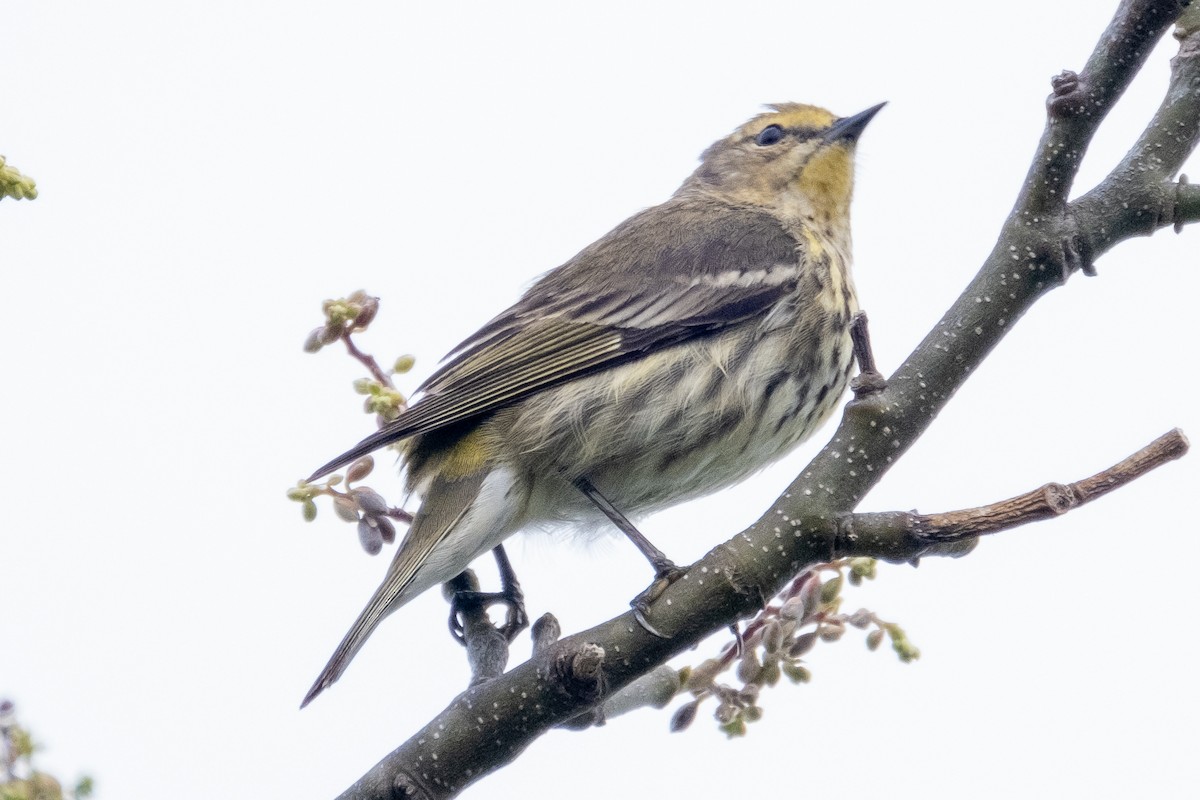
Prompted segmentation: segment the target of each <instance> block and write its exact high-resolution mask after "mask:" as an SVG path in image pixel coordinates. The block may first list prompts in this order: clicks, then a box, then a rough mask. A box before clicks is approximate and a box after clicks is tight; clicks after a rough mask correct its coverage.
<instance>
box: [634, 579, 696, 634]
mask: <svg viewBox="0 0 1200 800" xmlns="http://www.w3.org/2000/svg"><path fill="white" fill-rule="evenodd" d="M654 568H655V569H654V580H653V581H652V582H651V583H650V585H649V586H647V587H646V589H645V590H644V591H642V592H641V593H640V594H638V596H637V597H635V598H633V600H631V601H630V602H629V605H630V606H632V607H633V618H634V619H636V620H637V622H638V625H641V626H642V627H643V628H645V629H646V632H647V633H650V634H652V635H654V636H657V637H658V638H660V639H670V638H671V637H670V636H668V635H667V634H665V633H663V632H661V631H660V630H658V628H655V627H654V626H653V625H651V624H650V620H649V619H647V618H646V615H647V614H648V613H649V611H650V605H651V604H652V603H653V602H654V601H655V600H657V599H658V598H659V597H661V596H662V593H663V592H665V591H666V590H667V587H668V586H670V585H671V584H672V583H674V582H675V581H677V580H679V579H680V578H682V577H683V576H684V575H685V574H687V570H685V569H680V568H679V567H677V566H675V562H673V561H670V560H668V559H663V560H661V561H659V562H657V563H656V564H655V565H654Z"/></svg>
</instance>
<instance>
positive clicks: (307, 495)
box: [287, 481, 316, 503]
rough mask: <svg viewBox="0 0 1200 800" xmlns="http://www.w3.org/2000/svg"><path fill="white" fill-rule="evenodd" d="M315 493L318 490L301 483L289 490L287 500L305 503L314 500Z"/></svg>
mask: <svg viewBox="0 0 1200 800" xmlns="http://www.w3.org/2000/svg"><path fill="white" fill-rule="evenodd" d="M315 492H316V490H315V489H313V487H311V486H309V485H308V484H307V483H305V482H304V481H300V483H299V484H298V485H296V486H293V487H292V488H290V489H288V490H287V498H288V500H295V501H296V502H297V503H303V502H304V501H305V500H310V499H312V497H313V495H314V493H315Z"/></svg>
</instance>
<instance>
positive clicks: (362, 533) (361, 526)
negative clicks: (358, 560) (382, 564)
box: [358, 517, 383, 556]
mask: <svg viewBox="0 0 1200 800" xmlns="http://www.w3.org/2000/svg"><path fill="white" fill-rule="evenodd" d="M358 543H359V544H361V545H362V549H363V550H366V551H367V553H368V554H369V555H373V556H374V555H378V554H379V551H380V550H382V549H383V536H382V535H381V534H380V533H379V528H377V527H375V526H374V525H372V524H371V521H370V520H369V519H367V518H366V517H364V518H363V519H360V520H359V521H358Z"/></svg>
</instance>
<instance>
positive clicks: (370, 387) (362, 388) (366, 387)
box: [351, 378, 379, 394]
mask: <svg viewBox="0 0 1200 800" xmlns="http://www.w3.org/2000/svg"><path fill="white" fill-rule="evenodd" d="M351 385H352V386H353V387H354V393H355V394H377V393H378V392H379V381H376V380H374V379H372V378H359V379H358V380H356V381H355V382H354V383H353V384H351Z"/></svg>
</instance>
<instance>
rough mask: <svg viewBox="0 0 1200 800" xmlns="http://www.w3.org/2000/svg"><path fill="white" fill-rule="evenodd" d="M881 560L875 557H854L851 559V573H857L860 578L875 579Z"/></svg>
mask: <svg viewBox="0 0 1200 800" xmlns="http://www.w3.org/2000/svg"><path fill="white" fill-rule="evenodd" d="M878 564H879V562H878V561H876V560H875V559H873V558H864V557H861V556H860V557H858V558H852V559H850V574H852V575H857V576H858V577H859V578H866V579H867V580H874V579H875V568H876V566H878Z"/></svg>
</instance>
